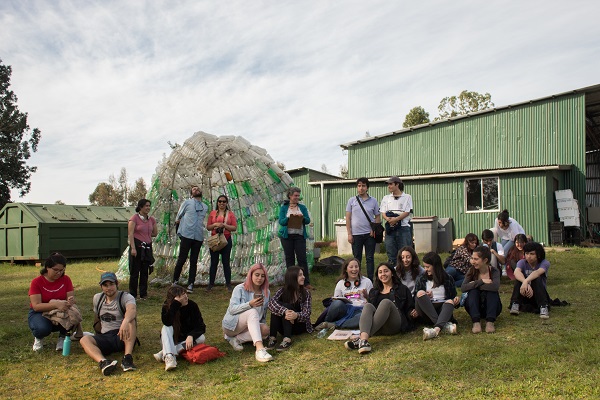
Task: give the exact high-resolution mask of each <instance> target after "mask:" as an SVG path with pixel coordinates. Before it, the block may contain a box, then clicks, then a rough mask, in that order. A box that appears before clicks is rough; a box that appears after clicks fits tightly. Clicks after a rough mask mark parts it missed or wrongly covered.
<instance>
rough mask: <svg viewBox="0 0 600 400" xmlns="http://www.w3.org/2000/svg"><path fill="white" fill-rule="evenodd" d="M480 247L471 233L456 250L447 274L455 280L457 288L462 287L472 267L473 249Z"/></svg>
mask: <svg viewBox="0 0 600 400" xmlns="http://www.w3.org/2000/svg"><path fill="white" fill-rule="evenodd" d="M477 246H479V239H478V238H477V235H476V234H474V233H469V234H467V236H465V240H464V241H463V243H462V244H461V245H460V246H458V247H457V248H456V251H455V252H454V255H453V256H452V260H451V261H450V265H449V266H448V267H447V268H446V273H447V274H448V275H450V276H451V277H452V279H454V284H455V285H456V287H460V285H462V282H463V279H465V274H466V273H467V271H468V270H469V268H470V267H471V261H470V260H471V254H473V249H474V248H475V247H477Z"/></svg>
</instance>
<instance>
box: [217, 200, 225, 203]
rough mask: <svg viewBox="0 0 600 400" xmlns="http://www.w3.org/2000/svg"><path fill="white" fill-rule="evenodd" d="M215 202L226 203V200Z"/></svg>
mask: <svg viewBox="0 0 600 400" xmlns="http://www.w3.org/2000/svg"><path fill="white" fill-rule="evenodd" d="M217 203H227V200H217Z"/></svg>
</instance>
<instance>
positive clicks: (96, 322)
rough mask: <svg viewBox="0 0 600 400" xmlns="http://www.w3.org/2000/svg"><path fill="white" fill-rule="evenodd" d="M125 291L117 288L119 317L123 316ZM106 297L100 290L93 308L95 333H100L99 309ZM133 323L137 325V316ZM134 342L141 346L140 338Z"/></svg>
mask: <svg viewBox="0 0 600 400" xmlns="http://www.w3.org/2000/svg"><path fill="white" fill-rule="evenodd" d="M124 293H125V292H123V291H120V290H119V298H118V299H117V301H118V302H119V310H120V311H121V317H125V306H124V305H123V294H124ZM105 299H106V294H104V292H102V294H101V295H100V298H99V299H98V304H97V305H96V309H95V310H94V332H96V333H97V334H101V333H102V322H101V321H100V309H101V308H102V304H103V301H104V300H105ZM135 325H136V326H137V317H136V318H135ZM135 343H136V344H137V345H138V346H141V345H142V344H141V343H140V339H138V338H137V337H136V338H135Z"/></svg>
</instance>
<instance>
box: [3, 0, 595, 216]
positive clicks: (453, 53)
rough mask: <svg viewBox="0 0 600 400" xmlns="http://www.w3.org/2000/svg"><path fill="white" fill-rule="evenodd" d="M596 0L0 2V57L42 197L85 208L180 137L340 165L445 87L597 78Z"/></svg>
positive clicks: (491, 89) (544, 92) (334, 169)
mask: <svg viewBox="0 0 600 400" xmlns="http://www.w3.org/2000/svg"><path fill="white" fill-rule="evenodd" d="M599 12H600V3H599V2H597V1H595V0H594V1H578V0H575V1H570V2H566V1H563V0H545V1H535V0H534V1H488V2H482V1H463V0H457V1H453V2H448V1H435V0H432V1H423V2H414V1H405V0H396V1H390V0H388V1H377V0H370V1H350V0H349V1H302V0H295V1H285V0H278V1H275V0H272V1H260V0H257V1H227V0H226V1H191V0H190V1H177V0H170V1H110V0H108V1H46V0H3V1H1V2H0V59H2V63H3V64H5V65H10V66H12V71H13V73H12V79H11V89H12V90H13V91H14V92H15V93H16V95H17V96H18V106H19V109H20V110H21V111H23V112H27V113H28V115H29V117H28V122H29V125H30V126H31V128H34V127H37V128H39V129H40V130H41V132H42V138H41V142H40V144H39V150H38V152H37V153H35V154H34V155H33V156H32V157H31V158H30V160H29V161H28V165H35V166H37V168H38V170H37V172H36V173H35V174H34V175H33V176H32V179H31V184H32V186H31V191H30V193H29V194H28V195H26V196H25V197H23V198H20V197H19V196H18V193H17V192H16V191H13V192H12V199H13V201H23V202H32V203H54V202H55V201H57V200H61V201H63V202H65V203H67V204H89V200H88V196H89V195H90V193H92V192H93V191H94V188H95V187H96V185H97V184H98V183H99V182H103V181H108V177H109V175H110V174H114V175H115V176H118V174H119V171H120V170H121V168H122V167H125V168H126V169H127V172H128V175H129V179H130V183H132V184H133V182H134V180H135V179H137V178H139V177H143V178H144V179H145V181H146V183H149V182H150V180H151V177H152V175H153V174H154V173H155V170H156V167H157V166H158V163H159V162H160V160H161V159H162V157H163V155H165V154H166V155H168V154H170V151H171V148H170V147H169V142H170V143H183V142H184V141H185V140H186V139H187V138H189V137H190V136H192V134H193V133H194V132H197V131H204V132H207V133H210V134H213V135H217V136H221V135H239V136H242V137H244V138H245V139H246V140H248V141H250V142H251V143H252V144H254V145H257V146H260V147H262V148H264V149H266V150H267V151H268V153H269V154H270V156H271V157H272V158H273V159H274V160H276V161H280V162H283V163H284V164H285V166H286V168H298V167H309V168H313V169H316V170H321V169H322V166H323V165H325V166H326V169H327V171H328V172H329V173H332V174H338V173H339V170H340V165H343V164H346V162H347V156H346V154H345V153H344V152H343V150H342V148H341V147H340V144H343V143H348V142H351V141H354V140H358V139H361V138H364V137H365V133H366V132H368V133H369V134H370V135H371V136H376V135H380V134H384V133H387V132H391V131H395V130H399V129H402V123H403V122H404V118H405V116H406V114H407V113H408V112H409V111H410V109H412V108H413V107H415V106H422V107H424V108H425V110H426V111H428V112H429V113H430V117H431V118H432V119H433V118H434V117H435V116H437V106H438V104H439V102H440V100H441V99H442V98H444V97H446V96H452V95H458V94H459V93H460V92H461V91H462V90H470V91H477V92H480V93H486V92H488V93H490V94H491V95H492V101H493V102H494V103H495V105H496V106H504V105H508V104H514V103H519V102H522V101H527V100H531V99H536V98H540V97H545V96H549V95H552V94H557V93H562V92H566V91H569V90H572V89H578V88H582V87H586V86H590V85H595V84H598V83H600V75H599V74H598V71H600V40H599V39H598V38H600V24H599V23H598V21H597V15H598V14H599Z"/></svg>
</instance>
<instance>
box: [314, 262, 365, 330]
mask: <svg viewBox="0 0 600 400" xmlns="http://www.w3.org/2000/svg"><path fill="white" fill-rule="evenodd" d="M371 289H373V283H372V282H371V280H370V279H369V278H367V277H365V276H362V275H361V274H360V264H359V262H358V260H357V259H356V258H350V259H348V260H346V261H344V264H342V275H341V276H340V280H339V281H338V283H337V284H336V285H335V289H334V291H333V297H334V298H333V299H332V301H331V305H330V306H329V307H328V308H327V314H326V315H325V322H323V323H321V324H319V325H317V328H316V329H317V330H321V329H324V328H333V327H334V326H335V327H338V328H341V329H356V328H358V322H359V321H360V315H361V313H362V310H363V306H364V305H365V303H366V302H367V297H368V295H369V291H370V290H371ZM336 297H337V298H345V299H346V300H339V299H335V298H336Z"/></svg>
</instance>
